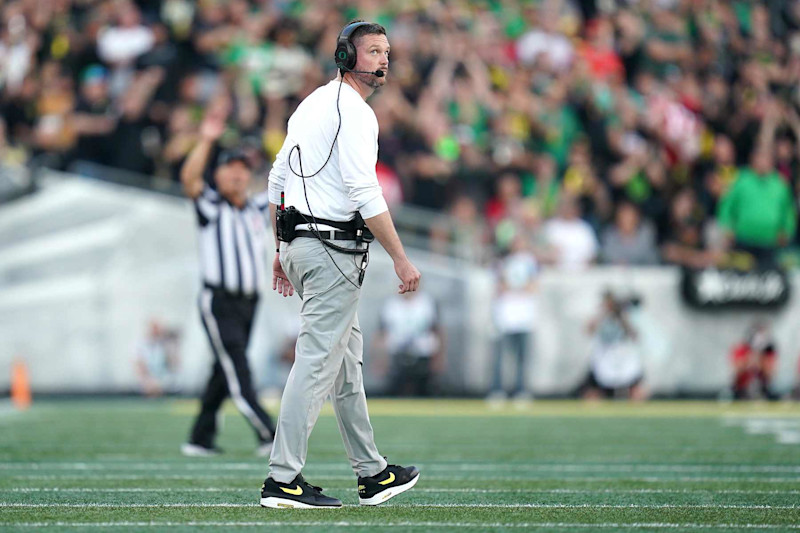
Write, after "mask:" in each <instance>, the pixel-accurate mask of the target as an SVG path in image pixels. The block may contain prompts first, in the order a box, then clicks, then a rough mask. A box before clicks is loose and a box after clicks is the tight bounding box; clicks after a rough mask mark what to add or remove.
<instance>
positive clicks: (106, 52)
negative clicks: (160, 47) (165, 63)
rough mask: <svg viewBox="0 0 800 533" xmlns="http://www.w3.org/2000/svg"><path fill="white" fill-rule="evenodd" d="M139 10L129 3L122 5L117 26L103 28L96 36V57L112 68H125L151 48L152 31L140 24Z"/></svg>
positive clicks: (153, 39)
mask: <svg viewBox="0 0 800 533" xmlns="http://www.w3.org/2000/svg"><path fill="white" fill-rule="evenodd" d="M141 19H142V16H141V13H140V12H139V9H138V8H137V7H136V5H134V4H133V3H130V2H125V3H122V4H121V6H120V8H119V11H118V13H117V21H118V23H117V25H116V26H112V27H110V28H104V29H103V30H101V31H100V34H99V35H98V36H97V55H99V56H100V59H102V60H103V61H105V62H106V63H109V64H111V65H113V66H127V65H130V64H131V63H133V61H134V60H135V59H136V58H137V57H139V56H140V55H142V54H145V53H147V52H149V51H150V49H151V48H153V45H154V44H155V41H156V39H155V35H154V34H153V30H151V29H150V28H148V27H147V26H145V25H143V24H142V23H141Z"/></svg>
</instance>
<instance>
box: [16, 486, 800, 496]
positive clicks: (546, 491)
mask: <svg viewBox="0 0 800 533" xmlns="http://www.w3.org/2000/svg"><path fill="white" fill-rule="evenodd" d="M257 490H258V487H246V488H245V487H195V488H147V487H130V488H119V487H114V488H84V487H68V488H59V487H52V488H51V487H16V488H10V489H0V493H3V492H7V493H38V492H46V493H55V492H68V493H84V492H85V493H104V492H107V493H150V492H152V493H162V492H188V493H192V492H248V493H249V492H252V493H255V492H256V491H257ZM345 490H346V489H345ZM414 492H431V493H447V494H450V493H453V494H511V493H517V494H745V495H769V496H781V495H786V496H792V495H800V490H746V489H720V490H716V489H529V488H518V489H472V488H448V487H415V488H414Z"/></svg>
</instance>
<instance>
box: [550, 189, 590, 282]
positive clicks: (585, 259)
mask: <svg viewBox="0 0 800 533" xmlns="http://www.w3.org/2000/svg"><path fill="white" fill-rule="evenodd" d="M544 232H545V236H546V237H547V241H548V243H549V244H550V245H551V246H552V247H554V248H555V249H556V266H557V267H558V268H560V269H561V270H571V271H576V270H583V269H585V268H587V267H588V266H589V265H591V264H592V263H594V262H595V259H596V258H597V252H598V249H599V246H598V243H597V236H596V235H595V233H594V230H592V227H591V226H590V225H589V224H588V223H587V222H586V221H585V220H583V219H581V218H580V206H579V205H578V202H577V201H576V200H575V199H574V198H571V197H569V196H565V197H562V199H561V202H560V203H559V207H558V216H557V217H556V218H553V219H552V220H550V221H548V222H547V223H546V224H545V228H544Z"/></svg>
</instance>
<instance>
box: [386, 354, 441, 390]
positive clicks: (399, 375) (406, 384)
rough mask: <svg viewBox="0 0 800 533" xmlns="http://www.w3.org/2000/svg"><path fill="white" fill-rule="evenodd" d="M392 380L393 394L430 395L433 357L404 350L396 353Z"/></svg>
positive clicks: (393, 360)
mask: <svg viewBox="0 0 800 533" xmlns="http://www.w3.org/2000/svg"><path fill="white" fill-rule="evenodd" d="M390 380H391V385H390V386H389V394H391V395H392V396H430V395H431V392H432V390H431V388H432V387H431V381H432V372H431V358H430V357H420V356H417V355H413V354H406V353H403V352H400V353H396V354H394V357H393V359H392V372H391V377H390Z"/></svg>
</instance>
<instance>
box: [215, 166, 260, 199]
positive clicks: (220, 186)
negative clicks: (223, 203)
mask: <svg viewBox="0 0 800 533" xmlns="http://www.w3.org/2000/svg"><path fill="white" fill-rule="evenodd" d="M250 175H251V172H250V169H249V168H247V165H245V164H244V163H243V162H241V161H231V162H230V163H227V164H225V165H222V166H220V167H219V168H218V169H217V172H216V173H215V174H214V180H215V181H216V182H217V190H218V191H219V193H220V194H221V195H222V196H224V197H225V198H227V199H228V200H233V199H236V198H241V197H242V196H244V195H245V194H247V188H248V187H249V186H250Z"/></svg>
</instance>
